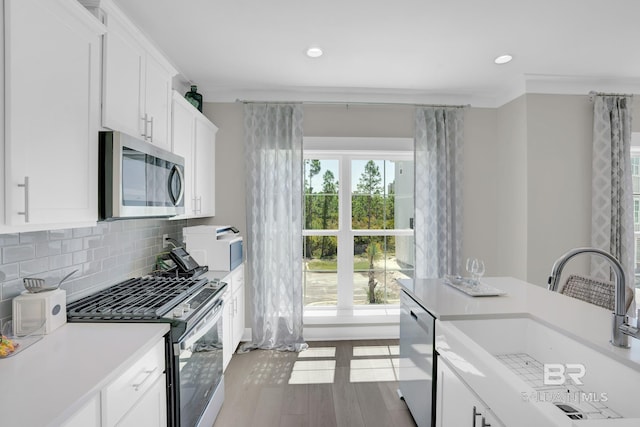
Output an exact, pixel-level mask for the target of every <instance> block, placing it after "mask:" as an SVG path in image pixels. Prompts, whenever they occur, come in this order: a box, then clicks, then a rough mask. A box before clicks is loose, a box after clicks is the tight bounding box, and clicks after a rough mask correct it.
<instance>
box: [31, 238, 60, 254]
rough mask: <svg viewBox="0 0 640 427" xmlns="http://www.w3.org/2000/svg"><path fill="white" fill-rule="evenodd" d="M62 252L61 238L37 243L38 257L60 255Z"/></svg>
mask: <svg viewBox="0 0 640 427" xmlns="http://www.w3.org/2000/svg"><path fill="white" fill-rule="evenodd" d="M61 253H62V242H60V240H53V241H48V242H40V243H36V258H40V257H45V256H51V255H60V254H61Z"/></svg>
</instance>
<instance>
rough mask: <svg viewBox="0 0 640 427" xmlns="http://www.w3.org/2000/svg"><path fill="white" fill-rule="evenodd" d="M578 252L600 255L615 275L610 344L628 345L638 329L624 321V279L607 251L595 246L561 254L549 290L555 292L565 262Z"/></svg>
mask: <svg viewBox="0 0 640 427" xmlns="http://www.w3.org/2000/svg"><path fill="white" fill-rule="evenodd" d="M580 254H593V255H600V256H602V257H603V258H604V259H606V260H607V261H609V264H610V265H611V268H612V269H613V273H614V274H615V276H616V283H615V285H616V286H615V298H614V301H615V310H614V312H613V314H612V316H613V325H612V326H613V328H612V330H611V344H613V345H614V346H616V347H623V348H628V347H629V337H628V335H632V336H634V337H636V338H638V336H639V334H638V330H637V329H636V328H634V327H632V326H630V325H628V324H627V322H626V313H625V312H626V304H625V292H626V280H625V277H624V271H623V269H622V265H621V264H620V261H618V260H617V259H616V258H614V256H613V255H611V254H610V253H608V252H605V251H603V250H601V249H596V248H575V249H571V250H570V251H569V252H567V253H565V254H564V255H562V256H561V257H560V258H558V259H557V260H556V262H555V263H554V264H553V268H552V269H551V276H549V290H551V291H554V292H556V291H557V290H558V284H559V282H560V276H561V275H562V270H563V269H564V267H565V265H566V264H567V262H568V261H569V260H570V259H571V258H573V257H575V256H576V255H580Z"/></svg>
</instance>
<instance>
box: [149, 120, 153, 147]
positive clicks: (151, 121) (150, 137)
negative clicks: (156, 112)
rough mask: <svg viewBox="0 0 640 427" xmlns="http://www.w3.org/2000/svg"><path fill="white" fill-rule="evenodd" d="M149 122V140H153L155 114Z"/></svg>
mask: <svg viewBox="0 0 640 427" xmlns="http://www.w3.org/2000/svg"><path fill="white" fill-rule="evenodd" d="M149 124H150V125H151V132H150V136H149V141H151V142H153V116H151V120H149Z"/></svg>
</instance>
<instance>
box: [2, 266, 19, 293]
mask: <svg viewBox="0 0 640 427" xmlns="http://www.w3.org/2000/svg"><path fill="white" fill-rule="evenodd" d="M18 265H19V264H17V263H15V264H6V265H0V282H5V281H9V280H15V279H17V278H18V277H19V274H20V270H19V269H18ZM0 299H1V298H0Z"/></svg>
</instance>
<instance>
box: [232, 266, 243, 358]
mask: <svg viewBox="0 0 640 427" xmlns="http://www.w3.org/2000/svg"><path fill="white" fill-rule="evenodd" d="M237 270H238V271H237V272H236V273H235V274H234V276H233V287H234V297H233V308H234V311H233V347H232V349H231V350H232V352H235V351H236V349H237V348H238V344H240V340H241V339H242V334H244V269H243V267H238V268H237Z"/></svg>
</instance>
